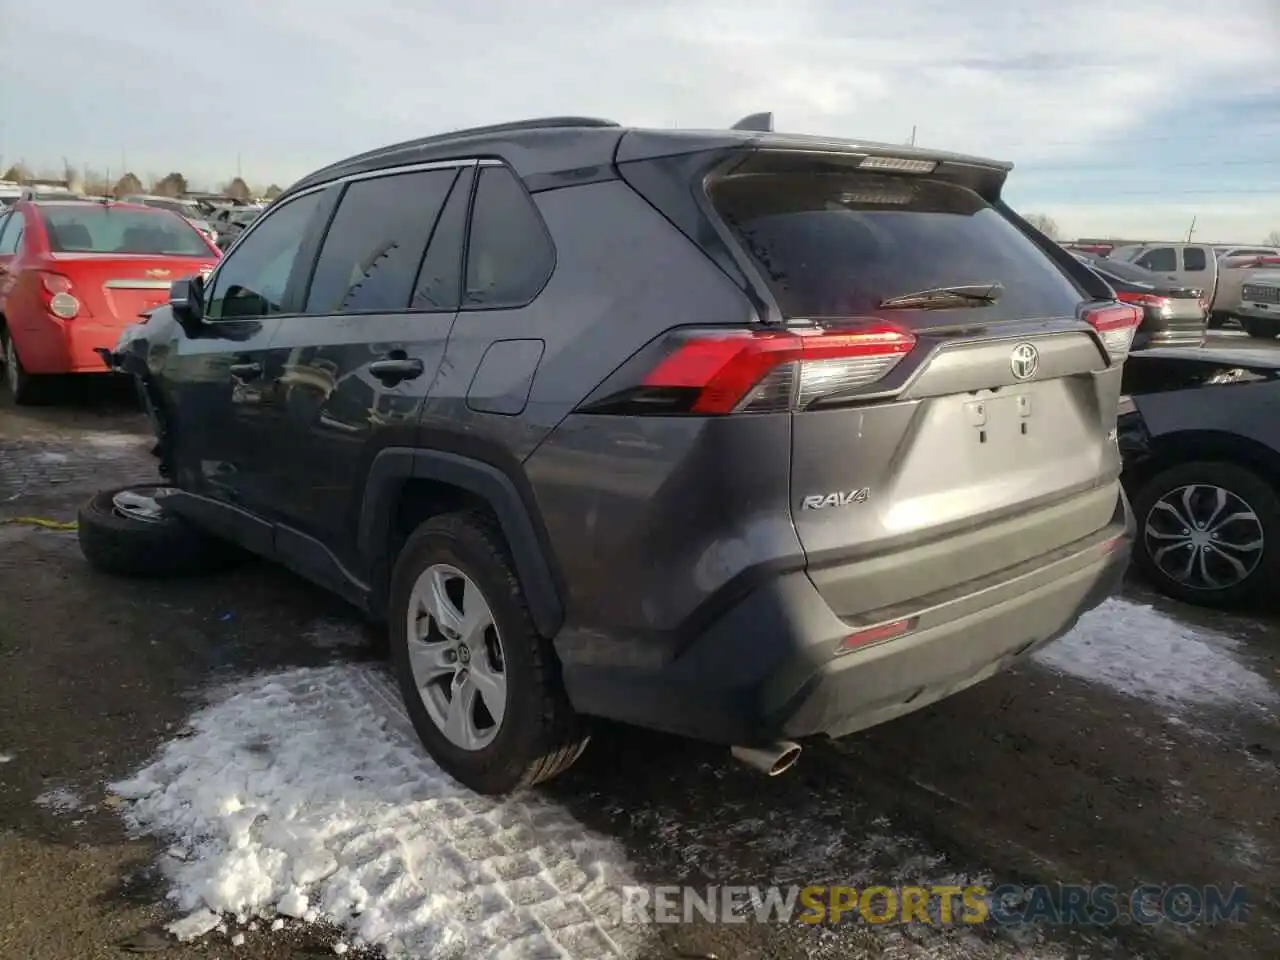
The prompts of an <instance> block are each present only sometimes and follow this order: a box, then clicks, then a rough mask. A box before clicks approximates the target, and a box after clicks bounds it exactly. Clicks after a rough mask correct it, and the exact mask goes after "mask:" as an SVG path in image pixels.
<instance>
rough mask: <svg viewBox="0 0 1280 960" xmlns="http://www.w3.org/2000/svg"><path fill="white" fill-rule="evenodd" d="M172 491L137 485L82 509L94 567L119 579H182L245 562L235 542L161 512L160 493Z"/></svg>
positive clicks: (82, 530) (82, 531) (81, 533)
mask: <svg viewBox="0 0 1280 960" xmlns="http://www.w3.org/2000/svg"><path fill="white" fill-rule="evenodd" d="M166 489H168V488H166V487H163V486H160V485H153V484H137V485H133V486H129V487H120V488H117V489H114V490H104V491H102V492H101V493H98V494H95V495H94V496H93V498H92V499H91V500H89V502H88V503H86V504H85V505H84V506H82V507H81V508H80V513H79V516H78V518H77V520H78V522H77V525H76V532H77V536H78V537H79V540H80V552H81V553H83V554H84V558H85V559H86V560H87V561H89V565H90V566H91V567H93V568H94V569H95V570H99V571H101V572H103V573H109V574H112V575H113V576H118V577H145V578H162V577H181V576H192V575H195V574H201V573H213V572H215V571H218V570H223V569H225V568H227V567H229V566H231V565H233V564H234V563H235V562H236V561H237V560H239V559H240V557H241V556H242V554H241V552H240V550H239V549H238V548H237V547H235V546H234V545H233V544H230V543H227V542H226V541H223V540H218V539H216V538H214V537H211V536H209V535H208V534H206V533H204V532H203V531H201V530H197V529H196V528H195V527H193V526H192V525H191V524H189V523H188V522H187V521H185V520H183V519H182V518H181V517H178V516H174V515H173V514H169V513H165V512H164V511H163V510H162V509H160V508H159V507H158V505H157V504H156V502H155V499H156V495H157V494H160V493H162V492H163V491H164V490H166ZM148 514H151V515H150V516H148Z"/></svg>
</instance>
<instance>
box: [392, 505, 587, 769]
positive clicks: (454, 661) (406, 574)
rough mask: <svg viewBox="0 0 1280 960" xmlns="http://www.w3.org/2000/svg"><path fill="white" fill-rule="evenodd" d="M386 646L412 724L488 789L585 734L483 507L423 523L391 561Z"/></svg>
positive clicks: (443, 759) (572, 749) (563, 755)
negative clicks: (388, 647)
mask: <svg viewBox="0 0 1280 960" xmlns="http://www.w3.org/2000/svg"><path fill="white" fill-rule="evenodd" d="M389 619H390V631H391V637H390V641H391V657H392V662H393V664H394V667H395V672H396V677H397V680H398V681H399V684H400V690H401V693H402V695H403V697H404V701H405V707H406V708H407V710H408V713H409V718H410V720H412V722H413V726H414V729H415V730H416V731H417V733H418V736H419V737H420V738H421V740H422V743H423V745H424V746H425V747H426V748H427V751H428V752H429V753H430V754H431V756H432V757H433V758H434V759H435V761H436V762H437V763H439V764H440V766H441V767H442V768H443V769H444V770H445V771H446V772H447V773H449V774H450V775H451V776H453V777H454V778H455V779H456V780H458V781H459V782H460V783H462V784H465V785H466V786H468V787H470V788H472V789H473V790H477V791H479V792H481V793H488V794H502V793H509V792H511V791H513V790H516V789H518V788H520V787H524V786H529V785H531V784H534V783H537V782H539V781H542V780H547V779H550V778H551V777H553V776H555V775H557V774H559V773H561V772H562V771H564V770H566V769H568V768H569V766H570V765H572V764H573V762H574V761H575V760H577V758H578V757H579V756H580V755H581V754H582V751H583V749H584V748H585V747H586V742H587V737H586V734H585V730H584V727H583V725H582V723H581V722H580V720H579V718H578V717H577V716H576V715H575V713H574V711H573V708H572V706H571V705H570V704H569V701H568V698H567V696H566V695H565V692H564V689H563V687H562V686H561V683H560V676H559V670H558V663H557V661H556V657H555V652H554V650H553V649H552V645H551V643H550V641H548V640H547V639H546V638H545V637H543V636H541V635H540V634H539V633H538V631H537V629H536V628H535V627H534V625H533V620H532V619H531V617H530V615H529V609H528V605H527V603H526V601H525V597H524V592H523V591H522V589H521V587H520V582H519V580H518V579H517V577H516V574H515V570H514V567H513V565H512V562H511V559H510V557H509V555H508V553H507V549H506V544H505V541H504V540H503V538H502V534H501V531H500V530H499V529H498V528H497V526H496V525H495V524H494V522H493V521H492V520H491V519H489V518H488V517H487V516H484V515H483V514H478V513H471V512H467V513H451V514H445V515H442V516H439V517H434V518H432V519H431V520H428V521H427V522H425V523H424V524H422V525H421V526H420V527H419V528H418V529H417V530H416V531H415V532H414V533H413V535H412V536H411V537H410V538H409V540H408V542H407V543H406V544H405V546H404V549H403V550H402V551H401V553H400V556H399V557H398V559H397V561H396V566H395V571H394V574H393V577H392V585H391V603H390V616H389Z"/></svg>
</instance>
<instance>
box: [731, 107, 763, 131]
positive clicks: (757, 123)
mask: <svg viewBox="0 0 1280 960" xmlns="http://www.w3.org/2000/svg"><path fill="white" fill-rule="evenodd" d="M729 129H730V130H754V131H756V132H758V133H773V111H772V110H767V111H765V112H764V113H753V114H751V115H750V116H746V117H743V118H742V119H741V120H739V121H738V122H737V123H735V124H734V125H733V126H732V127H730V128H729Z"/></svg>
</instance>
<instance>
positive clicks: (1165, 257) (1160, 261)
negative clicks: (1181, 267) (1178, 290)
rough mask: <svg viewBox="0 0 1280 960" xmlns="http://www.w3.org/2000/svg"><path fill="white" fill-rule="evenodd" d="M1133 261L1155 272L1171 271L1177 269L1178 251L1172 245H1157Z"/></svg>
mask: <svg viewBox="0 0 1280 960" xmlns="http://www.w3.org/2000/svg"><path fill="white" fill-rule="evenodd" d="M1134 262H1135V263H1136V264H1137V265H1138V266H1140V267H1146V268H1147V269H1148V270H1154V271H1155V272H1156V273H1173V272H1174V271H1175V270H1177V269H1178V251H1177V250H1175V249H1173V247H1157V248H1156V249H1155V250H1148V251H1147V252H1146V253H1144V254H1143V255H1142V256H1140V257H1139V258H1138V259H1137V260H1135V261H1134Z"/></svg>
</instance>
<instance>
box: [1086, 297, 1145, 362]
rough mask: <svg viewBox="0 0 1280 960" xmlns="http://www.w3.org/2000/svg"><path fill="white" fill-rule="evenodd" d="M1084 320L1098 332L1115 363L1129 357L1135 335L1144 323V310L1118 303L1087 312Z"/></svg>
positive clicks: (1094, 308)
mask: <svg viewBox="0 0 1280 960" xmlns="http://www.w3.org/2000/svg"><path fill="white" fill-rule="evenodd" d="M1084 320H1085V321H1086V322H1087V323H1088V324H1089V326H1091V327H1093V329H1095V330H1097V331H1098V336H1099V337H1101V338H1102V345H1103V346H1105V347H1106V348H1107V354H1108V356H1110V357H1111V360H1112V362H1115V361H1118V360H1123V359H1124V358H1125V357H1126V356H1128V354H1129V345H1130V344H1132V343H1133V335H1134V334H1135V333H1137V331H1138V324H1140V323H1141V322H1142V310H1141V309H1140V308H1138V307H1136V306H1133V305H1132V304H1127V303H1116V304H1112V305H1109V306H1105V307H1093V308H1090V309H1087V310H1085V312H1084Z"/></svg>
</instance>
